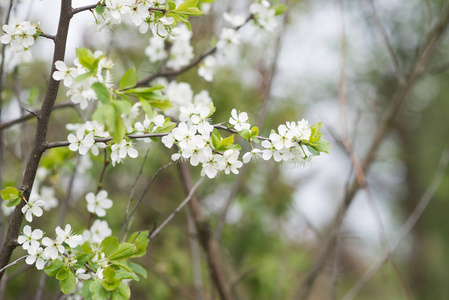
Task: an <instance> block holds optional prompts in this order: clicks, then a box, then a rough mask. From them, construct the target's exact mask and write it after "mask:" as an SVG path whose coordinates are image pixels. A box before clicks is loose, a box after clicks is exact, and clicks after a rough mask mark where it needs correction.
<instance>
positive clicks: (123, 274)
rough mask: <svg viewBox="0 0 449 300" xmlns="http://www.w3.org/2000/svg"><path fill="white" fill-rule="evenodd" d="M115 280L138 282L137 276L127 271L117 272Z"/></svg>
mask: <svg viewBox="0 0 449 300" xmlns="http://www.w3.org/2000/svg"><path fill="white" fill-rule="evenodd" d="M115 278H117V279H132V280H135V281H139V276H137V275H136V274H134V273H133V272H128V271H125V270H119V271H117V274H116V276H115Z"/></svg>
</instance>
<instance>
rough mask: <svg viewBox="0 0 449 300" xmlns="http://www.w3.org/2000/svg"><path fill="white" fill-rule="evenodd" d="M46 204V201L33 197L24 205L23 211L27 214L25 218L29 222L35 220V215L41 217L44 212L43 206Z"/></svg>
mask: <svg viewBox="0 0 449 300" xmlns="http://www.w3.org/2000/svg"><path fill="white" fill-rule="evenodd" d="M44 204H45V202H44V201H42V200H39V199H38V198H37V197H36V196H34V197H31V199H30V200H28V203H27V204H25V206H24V207H22V213H23V214H24V215H25V219H26V220H27V221H28V222H32V221H33V215H35V216H36V217H40V216H42V214H43V210H42V208H41V206H43V205H44Z"/></svg>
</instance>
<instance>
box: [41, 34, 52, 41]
mask: <svg viewBox="0 0 449 300" xmlns="http://www.w3.org/2000/svg"><path fill="white" fill-rule="evenodd" d="M39 36H41V37H44V38H47V39H49V40H53V41H54V40H55V38H56V37H55V36H54V35H51V34H46V33H43V32H41V33H40V34H39Z"/></svg>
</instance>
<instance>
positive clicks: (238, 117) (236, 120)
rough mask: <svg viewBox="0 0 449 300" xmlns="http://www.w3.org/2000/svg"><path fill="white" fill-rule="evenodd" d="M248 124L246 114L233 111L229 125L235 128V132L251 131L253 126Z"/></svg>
mask: <svg viewBox="0 0 449 300" xmlns="http://www.w3.org/2000/svg"><path fill="white" fill-rule="evenodd" d="M247 122H248V114H247V113H246V112H242V113H240V114H238V113H237V110H236V109H235V108H234V109H232V111H231V118H230V119H229V123H230V124H231V125H233V126H234V128H235V130H237V131H241V130H243V129H248V130H249V129H250V128H251V125H250V124H249V123H247Z"/></svg>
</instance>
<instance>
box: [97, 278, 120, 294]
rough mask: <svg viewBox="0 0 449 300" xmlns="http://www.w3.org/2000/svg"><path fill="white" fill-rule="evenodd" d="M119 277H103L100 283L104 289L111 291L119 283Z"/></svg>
mask: <svg viewBox="0 0 449 300" xmlns="http://www.w3.org/2000/svg"><path fill="white" fill-rule="evenodd" d="M120 282H121V281H120V279H104V280H103V281H102V282H101V285H102V286H103V287H104V288H105V290H106V291H109V292H110V291H113V290H115V289H116V288H117V287H118V285H119V284H120Z"/></svg>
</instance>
